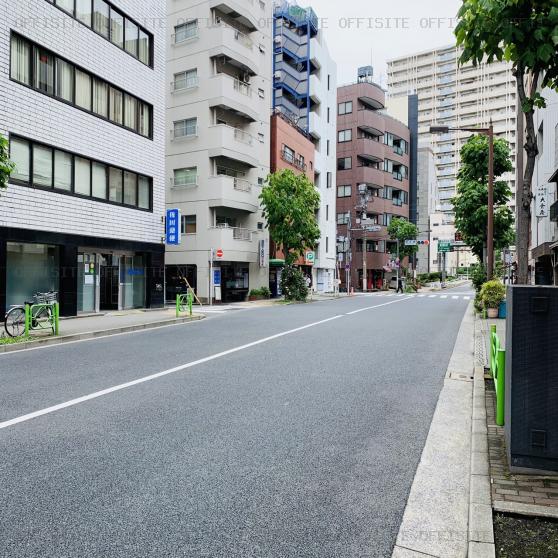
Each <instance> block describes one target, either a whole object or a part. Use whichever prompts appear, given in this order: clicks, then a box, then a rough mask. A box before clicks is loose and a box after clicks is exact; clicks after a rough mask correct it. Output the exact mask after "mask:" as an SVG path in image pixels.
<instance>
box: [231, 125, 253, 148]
mask: <svg viewBox="0 0 558 558" xmlns="http://www.w3.org/2000/svg"><path fill="white" fill-rule="evenodd" d="M234 139H235V140H236V141H239V142H240V143H245V144H246V145H252V144H253V143H254V138H253V137H252V136H251V135H250V134H249V133H248V132H245V131H244V130H241V129H240V128H234Z"/></svg>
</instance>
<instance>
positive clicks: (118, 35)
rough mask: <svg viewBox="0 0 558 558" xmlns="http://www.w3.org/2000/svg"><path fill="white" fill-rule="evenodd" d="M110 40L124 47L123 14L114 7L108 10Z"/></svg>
mask: <svg viewBox="0 0 558 558" xmlns="http://www.w3.org/2000/svg"><path fill="white" fill-rule="evenodd" d="M110 40H111V41H112V42H113V43H114V44H115V45H116V46H117V47H120V48H124V16H123V15H122V14H121V13H119V12H118V11H116V10H115V9H114V8H111V10H110Z"/></svg>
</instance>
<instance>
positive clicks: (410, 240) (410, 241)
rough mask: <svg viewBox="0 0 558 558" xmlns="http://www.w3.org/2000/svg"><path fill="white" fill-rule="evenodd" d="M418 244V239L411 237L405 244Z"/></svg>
mask: <svg viewBox="0 0 558 558" xmlns="http://www.w3.org/2000/svg"><path fill="white" fill-rule="evenodd" d="M417 244H418V240H412V239H409V240H406V241H405V246H416V245H417Z"/></svg>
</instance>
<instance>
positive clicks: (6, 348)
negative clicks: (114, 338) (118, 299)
mask: <svg viewBox="0 0 558 558" xmlns="http://www.w3.org/2000/svg"><path fill="white" fill-rule="evenodd" d="M204 318H205V316H192V317H189V316H188V317H184V318H173V319H170V320H159V321H157V322H148V323H145V324H136V325H130V326H123V327H116V328H112V329H106V330H101V331H89V332H85V333H75V334H72V335H63V336H60V337H43V338H41V339H37V340H34V341H25V342H23V343H14V344H13V345H0V354H5V353H14V352H17V351H23V350H25V349H31V348H37V347H48V346H52V345H61V344H63V343H69V342H71V341H83V340H86V339H95V338H97V337H107V336H110V335H118V334H120V333H131V332H133V331H141V330H145V329H156V328H159V327H165V326H169V325H178V324H185V323H189V322H197V321H199V320H203V319H204Z"/></svg>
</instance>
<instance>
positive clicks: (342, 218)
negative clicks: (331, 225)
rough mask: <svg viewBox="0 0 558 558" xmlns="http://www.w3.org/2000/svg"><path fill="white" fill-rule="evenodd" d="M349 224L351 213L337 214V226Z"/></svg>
mask: <svg viewBox="0 0 558 558" xmlns="http://www.w3.org/2000/svg"><path fill="white" fill-rule="evenodd" d="M348 223H349V212H348V211H347V212H345V213H338V214H337V224H338V225H347V224H348Z"/></svg>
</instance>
